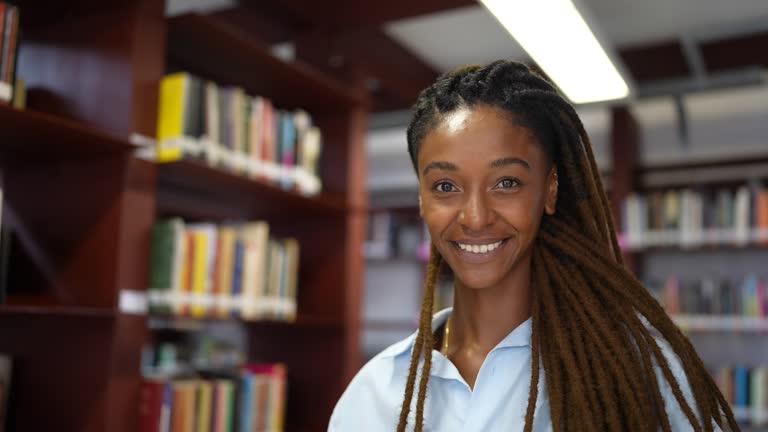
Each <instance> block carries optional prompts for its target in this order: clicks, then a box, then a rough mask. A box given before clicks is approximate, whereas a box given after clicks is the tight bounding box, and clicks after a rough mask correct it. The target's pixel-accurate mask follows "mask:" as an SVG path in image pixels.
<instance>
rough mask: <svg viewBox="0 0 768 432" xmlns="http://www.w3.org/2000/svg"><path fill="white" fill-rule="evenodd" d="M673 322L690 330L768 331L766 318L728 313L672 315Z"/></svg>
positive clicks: (727, 331)
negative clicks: (730, 314)
mask: <svg viewBox="0 0 768 432" xmlns="http://www.w3.org/2000/svg"><path fill="white" fill-rule="evenodd" d="M673 319H674V321H675V323H676V324H677V325H678V326H679V327H680V328H682V329H683V330H686V331H690V332H726V333H733V332H745V333H751V332H758V333H768V318H766V317H744V316H729V315H674V316H673Z"/></svg>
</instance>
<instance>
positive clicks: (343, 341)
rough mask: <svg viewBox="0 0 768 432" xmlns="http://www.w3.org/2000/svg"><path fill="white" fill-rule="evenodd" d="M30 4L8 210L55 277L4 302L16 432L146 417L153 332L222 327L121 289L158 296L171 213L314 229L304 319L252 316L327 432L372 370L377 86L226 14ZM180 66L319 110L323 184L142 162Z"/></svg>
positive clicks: (302, 425)
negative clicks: (155, 253)
mask: <svg viewBox="0 0 768 432" xmlns="http://www.w3.org/2000/svg"><path fill="white" fill-rule="evenodd" d="M15 3H16V4H18V6H19V7H20V8H21V11H22V14H21V17H22V24H21V26H22V30H23V31H22V39H21V41H20V50H19V63H18V64H19V66H18V73H19V76H22V77H24V79H25V80H26V82H27V88H28V89H29V94H28V98H27V100H28V106H29V108H28V109H26V110H14V109H11V108H8V107H7V106H4V105H0V168H2V173H3V193H4V196H5V200H4V208H5V209H6V210H8V212H10V213H11V214H12V216H11V217H10V219H9V220H10V223H12V224H13V225H14V227H20V229H21V230H23V232H24V235H25V246H30V247H31V250H32V251H31V252H30V255H31V260H32V261H33V262H34V264H36V265H37V266H38V268H41V269H43V270H44V271H42V272H40V274H42V276H39V275H38V276H35V275H33V274H32V273H29V274H21V275H18V279H14V280H20V281H22V282H21V283H19V284H18V285H14V286H12V287H11V289H10V292H9V294H8V297H7V302H6V303H5V304H2V305H0V328H2V329H3V332H0V352H3V353H7V354H9V355H10V356H11V357H12V358H13V360H14V377H13V379H14V387H13V393H12V396H11V405H10V407H9V411H10V412H11V416H10V418H9V424H8V425H7V426H8V429H7V430H9V431H11V432H12V431H22V430H67V431H69V430H72V431H75V430H76V431H84V432H91V431H92V432H97V431H103V430H109V431H117V432H119V431H131V432H132V431H135V430H136V429H137V426H138V420H139V412H138V409H139V402H140V391H141V383H142V376H141V370H140V363H141V352H142V347H143V346H144V345H145V344H146V343H148V342H149V341H151V340H152V339H153V337H154V335H153V333H154V332H155V331H158V330H167V329H170V330H172V331H178V330H183V331H195V329H196V328H199V327H200V326H204V325H206V322H205V320H203V321H194V320H186V322H185V320H165V321H163V320H158V319H155V317H149V316H147V315H146V313H145V312H143V311H142V310H141V307H138V309H137V308H136V306H135V305H134V306H133V307H126V305H125V304H124V302H123V301H122V299H123V298H124V297H125V296H124V294H126V293H132V295H134V296H136V295H138V296H139V297H140V296H141V295H142V294H143V293H144V292H145V290H146V288H147V281H148V266H149V250H150V240H151V238H150V234H151V228H152V225H153V224H154V222H155V221H156V220H157V219H158V218H161V217H165V216H180V217H182V218H184V219H185V220H189V221H200V220H205V221H211V222H215V223H219V222H224V221H230V220H256V219H263V220H266V221H268V222H269V224H270V228H271V230H272V231H273V232H275V233H276V234H277V235H280V236H291V237H295V238H297V239H298V240H299V242H300V243H301V257H300V263H301V264H300V270H299V289H298V292H299V297H298V318H297V320H296V322H293V323H285V322H275V321H259V322H243V323H241V324H242V326H243V327H244V328H245V332H246V337H247V342H248V351H247V357H248V359H249V360H253V361H258V362H281V363H284V364H286V366H287V371H288V390H287V393H288V397H287V407H286V430H287V431H302V432H303V431H320V430H325V428H326V427H327V420H328V418H329V416H330V413H331V410H332V408H333V406H334V404H335V402H336V400H337V399H338V397H339V396H340V395H341V392H342V391H343V389H344V388H345V386H346V384H347V383H348V382H349V380H350V379H351V378H352V376H353V375H354V373H356V371H357V370H358V368H359V366H360V350H359V332H360V302H361V285H362V279H363V277H362V274H363V268H364V260H363V257H362V256H361V253H360V251H361V250H362V245H363V242H364V238H365V224H366V219H367V210H366V207H367V196H366V190H365V183H366V182H365V149H364V147H363V139H364V134H365V130H366V118H367V109H368V106H367V98H366V96H365V91H364V88H363V87H362V86H359V87H357V86H354V85H348V84H342V83H339V82H337V81H335V80H334V79H332V78H329V77H326V76H325V75H323V74H321V73H320V72H317V71H315V70H314V69H312V68H311V67H309V66H306V65H303V64H301V63H300V62H285V61H283V60H280V59H278V58H276V57H274V56H272V54H271V53H270V51H269V49H268V47H267V46H266V45H264V44H262V43H260V41H257V40H254V39H253V38H252V37H251V36H248V35H245V34H243V33H242V32H239V31H236V30H233V29H230V28H229V27H227V26H226V25H224V24H222V23H221V22H219V21H217V20H216V19H215V18H211V17H207V16H201V15H187V16H180V17H174V18H166V17H165V16H164V2H163V1H161V0H121V1H118V2H110V3H102V2H93V1H91V0H75V1H74V2H69V3H67V4H57V5H55V7H53V8H50V7H49V5H48V4H46V2H40V1H36V0H21V1H17V2H15ZM62 16H65V17H66V19H65V20H62V19H61V18H60V17H62ZM73 48H74V49H73ZM52 70H55V71H57V73H55V74H51V73H50V71H52ZM176 70H185V71H188V72H190V73H194V74H196V75H198V76H200V77H202V78H205V79H211V80H215V81H217V82H220V83H222V84H232V85H240V86H242V87H244V88H245V89H246V90H247V91H249V92H250V93H252V94H259V95H262V96H264V97H268V98H270V99H272V100H273V101H274V102H275V103H276V104H278V105H279V106H280V107H284V108H290V109H292V108H303V109H306V110H307V111H309V112H310V114H311V115H312V117H313V119H314V121H315V123H316V124H317V125H318V126H319V127H320V129H321V130H322V132H323V155H322V158H321V161H320V164H321V167H320V169H321V175H322V180H323V192H322V193H321V194H320V195H318V196H313V197H307V196H302V195H300V194H298V193H294V192H290V191H286V190H283V189H280V188H279V187H276V186H273V185H271V184H267V183H263V182H260V181H258V180H255V179H250V178H247V177H242V176H237V175H233V174H229V173H227V172H222V171H218V170H216V169H214V168H211V167H209V166H206V165H203V164H201V163H198V162H193V161H188V160H182V161H178V162H174V163H169V164H162V165H159V164H155V163H153V162H149V161H145V160H141V159H138V158H136V157H134V151H135V150H136V149H137V145H134V144H132V142H134V141H135V140H134V139H133V137H136V136H139V137H141V136H143V137H152V136H154V134H155V122H156V117H157V100H158V84H159V82H160V80H161V78H162V77H163V75H164V74H165V73H166V72H170V71H176ZM94 95H98V97H94ZM3 223H6V218H5V217H4V218H3ZM24 281H27V282H24ZM41 413H44V415H41Z"/></svg>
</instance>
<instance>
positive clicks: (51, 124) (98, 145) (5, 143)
mask: <svg viewBox="0 0 768 432" xmlns="http://www.w3.org/2000/svg"><path fill="white" fill-rule="evenodd" d="M136 148H137V147H136V146H135V145H133V144H131V143H130V142H128V140H127V139H120V138H118V137H116V136H113V135H110V134H108V133H106V132H103V131H100V130H98V129H96V128H94V127H91V126H88V125H85V124H83V123H81V122H76V121H73V120H69V119H65V118H61V117H58V116H55V115H51V114H46V113H43V112H37V111H33V110H28V109H27V110H19V109H15V108H12V107H10V106H8V105H3V104H0V155H2V157H8V156H28V157H34V158H35V159H45V158H57V157H58V158H60V157H88V156H99V157H103V156H109V155H110V154H127V153H128V152H130V151H132V150H135V149H136Z"/></svg>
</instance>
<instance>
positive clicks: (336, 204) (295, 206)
mask: <svg viewBox="0 0 768 432" xmlns="http://www.w3.org/2000/svg"><path fill="white" fill-rule="evenodd" d="M158 189H159V192H158V193H159V194H160V198H161V199H159V200H158V206H159V211H160V213H162V214H167V215H174V214H184V215H189V216H193V217H200V218H213V219H220V218H221V217H232V215H233V213H238V212H239V211H244V212H246V213H245V214H243V215H242V216H245V217H250V218H254V219H258V218H268V217H270V216H276V215H278V214H281V215H283V216H288V217H290V214H292V213H296V212H301V213H302V214H303V215H314V216H318V217H323V216H343V215H344V213H345V212H346V211H347V205H346V204H345V202H344V196H343V195H341V194H338V193H337V194H333V193H323V194H320V195H318V196H302V195H300V194H298V193H297V192H292V191H286V190H284V189H282V188H280V186H277V185H274V184H270V183H267V182H266V181H262V180H257V179H251V178H249V177H247V176H245V175H242V174H236V173H230V172H227V171H224V170H222V169H219V168H214V167H211V166H208V165H207V164H205V163H203V162H197V161H190V160H181V161H178V162H172V163H167V164H162V165H160V166H159V172H158ZM243 202H246V203H247V205H243ZM233 203H236V204H234V205H233ZM228 207H230V209H229V210H228V209H227V208H228ZM232 207H234V208H232Z"/></svg>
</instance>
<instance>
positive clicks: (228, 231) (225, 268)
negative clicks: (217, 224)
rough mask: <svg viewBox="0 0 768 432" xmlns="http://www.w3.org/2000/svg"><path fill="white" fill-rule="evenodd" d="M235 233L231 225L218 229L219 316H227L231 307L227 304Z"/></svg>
mask: <svg viewBox="0 0 768 432" xmlns="http://www.w3.org/2000/svg"><path fill="white" fill-rule="evenodd" d="M236 236H237V233H236V231H235V229H234V228H232V227H221V228H220V229H219V237H220V243H219V245H220V248H219V259H218V262H217V265H218V267H219V268H218V269H217V271H216V275H217V277H218V281H217V282H216V287H217V290H218V291H217V292H216V296H217V300H218V301H217V308H216V309H217V314H218V316H220V317H228V316H229V311H230V310H231V307H230V305H229V302H230V299H231V298H232V275H233V272H234V262H233V260H234V255H235V238H236Z"/></svg>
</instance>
